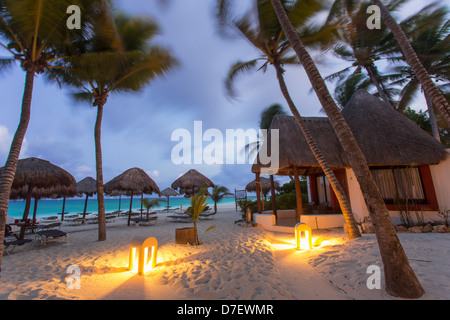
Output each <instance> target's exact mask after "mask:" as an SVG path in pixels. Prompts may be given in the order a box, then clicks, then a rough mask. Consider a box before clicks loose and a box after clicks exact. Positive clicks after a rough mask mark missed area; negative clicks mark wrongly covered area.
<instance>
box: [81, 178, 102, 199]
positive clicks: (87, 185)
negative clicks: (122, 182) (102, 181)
mask: <svg viewBox="0 0 450 320" xmlns="http://www.w3.org/2000/svg"><path fill="white" fill-rule="evenodd" d="M76 189H77V192H78V193H79V194H85V195H87V196H89V197H92V196H93V195H94V194H96V193H97V180H95V179H94V178H92V177H86V178H84V179H83V180H81V181H79V182H78V183H77V184H76Z"/></svg>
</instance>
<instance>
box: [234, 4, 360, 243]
mask: <svg viewBox="0 0 450 320" xmlns="http://www.w3.org/2000/svg"><path fill="white" fill-rule="evenodd" d="M282 6H283V8H284V9H283V10H286V11H287V13H286V14H289V15H290V17H291V18H292V19H293V20H294V21H295V22H296V25H295V27H296V30H300V31H301V32H302V33H303V34H302V35H303V36H304V38H305V39H306V41H308V42H311V43H312V42H315V41H317V39H318V38H317V34H314V33H313V32H312V31H311V29H310V28H306V27H305V25H306V22H307V21H308V20H309V19H310V18H311V17H313V16H314V15H315V14H316V13H317V12H318V10H319V9H321V8H323V6H322V5H321V1H302V0H301V1H298V2H296V3H295V4H294V5H292V2H290V1H282ZM256 10H257V18H256V19H254V20H255V21H257V25H256V26H253V24H252V22H251V20H250V19H251V15H250V14H247V15H246V16H244V17H243V18H241V19H238V20H235V21H234V25H235V27H236V28H237V29H238V30H239V31H240V33H241V34H242V35H243V36H244V37H245V38H246V39H248V40H249V41H250V43H251V44H252V45H253V46H255V47H256V48H257V49H258V50H259V51H260V52H261V56H260V57H259V58H256V59H253V60H250V61H247V62H238V63H236V64H235V65H233V66H232V67H231V69H230V72H229V74H228V77H227V79H226V82H225V84H226V88H227V90H228V93H229V94H230V95H231V96H233V95H234V90H233V87H232V84H233V80H234V79H235V78H236V76H237V75H238V74H240V73H242V72H248V71H251V70H254V69H256V68H257V67H259V69H258V70H261V69H262V70H265V69H266V68H267V66H268V65H269V64H270V65H272V66H273V67H274V68H275V70H276V74H277V78H278V82H279V86H280V89H281V92H282V93H283V96H284V98H285V99H286V102H287V103H288V106H289V108H290V110H291V112H292V114H293V115H294V118H295V120H296V122H297V124H298V125H299V127H300V129H301V131H302V133H303V135H304V136H305V138H306V141H307V142H308V145H309V147H310V148H311V151H312V152H313V154H314V156H315V158H316V159H317V161H318V163H319V164H320V166H321V168H322V170H323V171H324V173H325V175H326V176H327V178H328V180H329V182H330V185H331V187H332V188H333V190H334V193H335V194H336V198H337V199H338V201H339V205H340V207H341V210H342V213H343V215H344V217H345V221H346V224H347V226H348V232H349V237H350V238H356V237H360V236H361V234H360V231H359V228H358V226H357V224H356V221H355V218H354V216H353V213H352V211H351V207H350V203H349V201H348V199H347V196H346V195H345V192H344V189H343V188H342V186H341V185H340V183H339V181H338V180H337V178H336V176H335V175H334V172H333V170H332V169H331V168H330V166H329V165H328V162H327V161H326V159H325V158H324V156H323V154H322V151H321V150H320V149H319V147H318V146H317V144H316V142H315V141H314V137H313V136H312V135H311V133H310V132H309V129H308V128H307V127H306V125H305V123H304V121H303V119H302V117H301V115H300V113H299V111H298V110H297V107H296V106H295V104H294V102H293V101H292V99H291V97H290V94H289V91H288V89H287V86H286V83H285V80H284V72H285V71H284V69H283V66H284V64H291V63H293V62H295V59H292V57H291V56H289V55H288V54H289V49H290V48H291V46H290V44H289V42H288V41H287V40H286V39H285V36H284V32H283V30H282V29H281V26H280V24H279V23H278V19H277V18H276V15H275V12H274V10H273V8H272V6H271V5H270V3H269V2H267V1H261V0H256ZM320 35H321V34H319V36H320ZM259 61H262V62H263V64H262V66H259V65H258V62H259ZM298 210H299V214H300V213H301V208H298Z"/></svg>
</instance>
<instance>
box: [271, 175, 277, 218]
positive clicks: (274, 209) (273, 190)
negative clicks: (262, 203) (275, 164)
mask: <svg viewBox="0 0 450 320" xmlns="http://www.w3.org/2000/svg"><path fill="white" fill-rule="evenodd" d="M270 191H271V193H272V210H273V214H274V215H275V218H277V199H276V196H275V182H274V181H273V176H270Z"/></svg>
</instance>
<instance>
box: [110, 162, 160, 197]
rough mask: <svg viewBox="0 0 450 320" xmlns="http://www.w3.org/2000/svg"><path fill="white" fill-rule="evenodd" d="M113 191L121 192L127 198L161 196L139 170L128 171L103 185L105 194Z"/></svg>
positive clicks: (153, 182) (150, 180)
mask: <svg viewBox="0 0 450 320" xmlns="http://www.w3.org/2000/svg"><path fill="white" fill-rule="evenodd" d="M115 191H122V192H124V194H126V195H127V196H131V195H140V194H152V193H157V194H158V196H160V195H161V192H160V191H159V188H158V186H157V185H156V183H155V181H153V180H152V179H151V178H150V177H149V176H148V174H147V173H145V171H144V170H142V169H140V168H132V169H128V170H127V171H125V172H124V173H122V174H120V175H119V176H117V177H115V178H114V179H112V180H111V181H109V182H108V183H106V184H105V192H106V193H113V192H115Z"/></svg>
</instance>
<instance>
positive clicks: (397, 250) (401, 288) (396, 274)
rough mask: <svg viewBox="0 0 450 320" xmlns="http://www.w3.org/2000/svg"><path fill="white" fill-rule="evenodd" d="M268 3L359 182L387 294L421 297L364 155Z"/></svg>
mask: <svg viewBox="0 0 450 320" xmlns="http://www.w3.org/2000/svg"><path fill="white" fill-rule="evenodd" d="M270 2H271V4H272V6H273V8H274V10H275V12H276V15H277V17H278V20H279V22H280V24H281V25H282V27H283V30H284V32H285V33H286V36H287V38H288V40H289V42H290V44H291V45H292V47H293V49H294V51H295V53H296V55H297V57H298V58H299V60H300V62H301V63H302V65H303V67H304V69H305V71H306V73H307V75H308V78H309V80H310V82H311V84H312V87H313V89H314V91H315V93H316V95H317V97H318V98H319V101H320V103H321V105H322V107H323V109H324V110H325V112H326V114H327V115H328V118H329V120H330V124H331V126H332V127H333V129H334V131H335V133H336V136H337V137H338V139H339V141H340V143H341V145H342V147H343V149H344V151H345V152H346V154H347V156H348V158H349V162H350V165H351V167H352V169H353V171H354V173H355V176H356V179H357V181H358V182H359V185H360V187H361V191H362V193H363V196H364V199H365V201H366V204H367V208H368V209H369V214H370V218H371V219H372V221H373V222H374V226H375V232H376V237H377V241H378V246H379V249H380V254H381V258H382V261H383V264H384V274H385V283H386V291H387V292H388V293H390V294H391V295H394V296H399V297H404V298H418V297H421V296H422V295H423V294H424V290H423V288H422V286H421V284H420V282H419V280H418V279H417V276H416V274H415V273H414V271H413V270H412V268H411V266H410V264H409V261H408V258H407V256H406V254H405V251H404V249H403V247H402V245H401V243H400V240H399V239H398V236H397V233H396V230H395V228H394V226H393V224H392V220H391V217H390V215H389V212H388V210H387V207H386V204H385V203H384V201H383V198H382V197H381V195H380V192H379V190H378V187H377V185H376V184H375V182H374V180H373V177H372V174H371V172H370V169H369V166H368V164H367V160H366V159H365V157H364V154H363V153H362V151H361V149H360V147H359V145H358V143H357V142H356V139H355V137H354V136H353V133H352V131H351V129H350V128H349V126H348V125H347V122H346V121H345V119H344V117H343V116H342V114H341V112H340V111H339V108H338V106H337V105H336V103H335V102H334V100H333V98H332V97H331V95H330V93H329V91H328V88H327V86H326V84H325V81H324V80H323V78H322V76H321V75H320V73H319V70H318V69H317V66H316V64H315V63H314V61H313V59H312V58H311V56H310V55H309V52H308V51H307V50H306V48H305V46H304V44H303V42H302V40H301V39H300V38H299V36H298V34H297V32H296V30H295V28H294V26H293V25H292V23H291V21H290V20H289V16H288V15H287V13H286V11H285V9H284V7H283V4H282V2H281V1H280V0H270Z"/></svg>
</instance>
